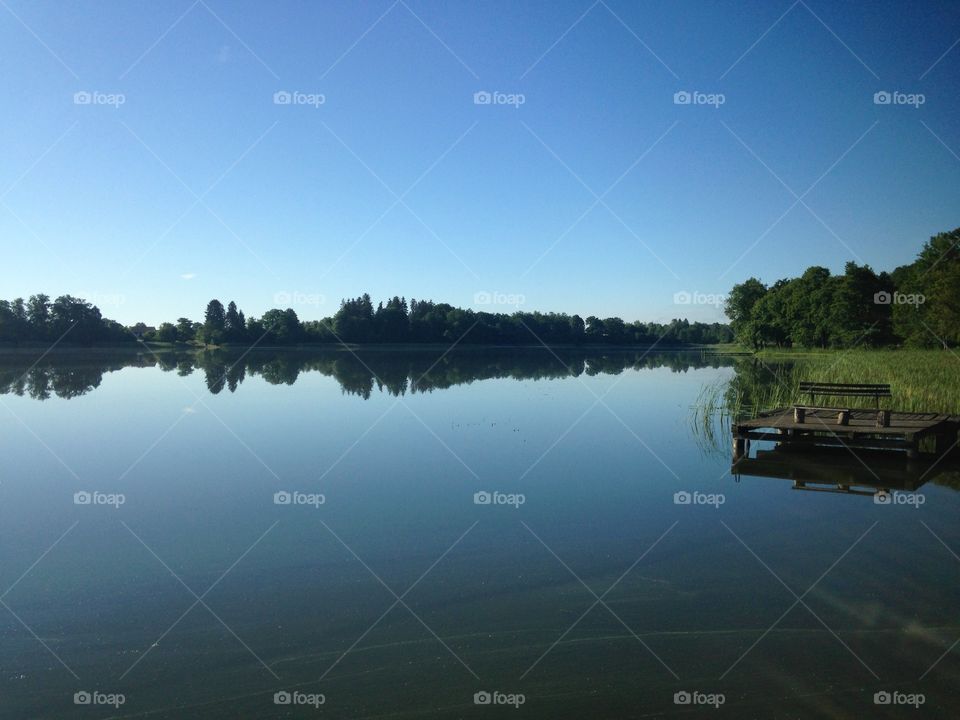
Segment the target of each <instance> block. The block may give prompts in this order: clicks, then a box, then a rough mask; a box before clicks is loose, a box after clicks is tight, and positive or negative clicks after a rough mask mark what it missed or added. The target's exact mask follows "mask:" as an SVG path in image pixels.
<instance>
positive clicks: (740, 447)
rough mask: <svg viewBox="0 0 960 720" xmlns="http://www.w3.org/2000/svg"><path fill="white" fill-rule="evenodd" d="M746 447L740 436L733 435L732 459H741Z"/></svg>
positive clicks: (745, 440)
mask: <svg viewBox="0 0 960 720" xmlns="http://www.w3.org/2000/svg"><path fill="white" fill-rule="evenodd" d="M746 447H747V439H746V438H745V437H741V436H740V435H734V437H733V459H734V460H739V459H740V458H742V457H743V455H744V452H745V450H746Z"/></svg>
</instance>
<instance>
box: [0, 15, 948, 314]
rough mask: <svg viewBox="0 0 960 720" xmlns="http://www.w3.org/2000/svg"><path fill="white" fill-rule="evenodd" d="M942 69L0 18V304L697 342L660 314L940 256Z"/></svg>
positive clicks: (385, 22)
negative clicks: (390, 302) (549, 329)
mask: <svg viewBox="0 0 960 720" xmlns="http://www.w3.org/2000/svg"><path fill="white" fill-rule="evenodd" d="M958 38H960V7H958V6H957V5H956V4H955V3H948V2H943V3H937V2H932V3H922V2H921V3H909V4H905V3H884V2H876V3H874V2H871V3H843V4H837V3H826V2H822V0H805V2H797V3H794V4H791V3H790V2H789V0H785V1H784V2H741V3H727V2H715V3H706V2H699V1H697V2H662V3H635V2H622V1H618V0H604V2H597V3H594V4H591V1H590V0H582V1H580V2H502V3H496V2H489V3H488V2H484V3H474V4H467V3H440V2H423V1H421V0H405V2H397V3H393V2H391V1H390V0H385V1H383V2H379V1H377V2H364V3H352V2H351V3H340V2H333V3H326V2H324V3H315V2H296V3H294V2H287V1H286V0H279V1H278V2H272V3H262V2H229V3H227V2H223V1H222V0H203V1H202V2H196V3H193V2H192V0H177V1H175V2H174V1H171V2H165V3H153V2H127V1H124V2H92V3H91V2H84V3H79V2H76V3H72V2H71V3H63V2H22V1H19V0H4V4H3V6H0V90H2V94H3V98H4V100H3V103H2V105H0V143H2V146H3V163H2V164H0V238H2V242H3V248H4V249H3V262H2V264H0V296H3V297H5V298H12V297H16V296H19V295H22V296H27V295H29V294H32V293H34V292H38V291H44V292H47V293H49V294H51V295H58V294H62V293H71V294H75V295H82V296H86V297H88V298H89V299H92V300H94V301H95V302H97V304H98V305H100V306H101V308H102V309H103V311H104V314H106V315H107V316H110V317H114V318H116V319H118V320H121V321H123V322H127V323H132V322H135V321H138V320H143V321H146V322H148V323H157V322H160V321H161V320H165V319H175V318H176V317H179V316H181V315H186V316H190V317H193V318H199V317H200V316H201V314H202V309H203V306H204V305H205V303H206V301H207V300H209V299H210V298H211V297H219V298H221V299H223V300H224V301H226V300H228V299H231V298H232V299H236V300H237V301H238V303H239V304H240V306H241V308H242V309H244V310H245V311H246V312H247V314H248V315H260V314H261V313H263V312H264V311H265V310H267V309H270V308H271V307H274V306H275V305H276V304H277V303H278V302H279V303H280V304H282V305H284V306H286V305H288V304H292V305H293V307H294V308H295V309H296V310H297V311H298V313H299V314H300V316H301V317H302V318H305V319H312V318H319V317H323V316H326V315H330V314H332V313H333V312H334V311H335V310H336V307H337V305H338V303H339V299H340V298H341V297H343V296H354V295H357V294H359V293H361V292H364V291H368V292H370V293H371V294H372V295H373V296H374V298H383V297H385V296H388V295H394V294H398V295H405V296H406V297H408V298H409V297H411V296H413V297H417V298H433V299H435V300H445V301H448V302H451V303H453V304H457V305H461V306H465V307H471V306H475V305H474V302H475V296H476V294H477V293H482V292H487V293H502V294H504V295H508V294H512V295H519V296H522V297H523V300H524V304H523V306H522V307H523V308H524V309H527V310H558V311H566V312H579V313H580V314H582V315H583V316H584V317H586V316H587V315H591V314H595V315H600V316H608V315H620V316H622V317H624V318H625V319H628V320H634V319H641V320H668V319H670V318H672V317H689V318H691V319H701V320H715V319H721V313H720V311H719V310H718V308H717V307H716V306H715V305H711V304H709V303H706V304H699V305H698V304H694V305H677V304H676V303H675V302H674V294H675V293H677V292H683V291H686V292H690V293H694V292H698V293H701V294H703V295H708V294H722V293H724V292H726V291H727V290H728V289H729V287H730V286H731V285H732V284H733V283H735V282H739V281H741V280H743V279H744V278H746V277H749V276H751V275H753V276H757V277H760V278H761V279H763V280H764V281H767V282H770V281H773V280H776V279H777V278H780V277H784V276H790V275H795V274H798V273H800V272H802V270H803V269H804V268H806V267H807V266H809V265H813V264H819V265H825V266H827V267H829V268H831V269H832V270H842V268H843V264H844V263H845V262H846V261H848V260H858V261H861V262H866V263H869V264H870V265H872V266H873V267H875V268H877V269H892V268H893V267H895V266H897V265H900V264H903V263H906V262H909V261H910V260H911V259H912V258H913V256H914V255H915V253H916V251H917V250H918V249H919V247H920V245H921V243H922V242H923V241H924V240H925V239H926V238H928V237H929V236H930V235H932V234H934V233H936V232H939V231H942V230H948V229H952V228H953V227H956V226H957V225H960V222H958V218H960V213H958V209H960V197H958V189H960V182H958V181H960V157H958V154H960V113H958V110H960V100H958V90H960V83H958V82H957V80H958V78H960V45H956V43H957V40H958ZM284 91H285V92H289V93H294V92H297V93H300V94H301V95H298V96H297V98H298V101H297V102H292V103H290V104H277V103H275V102H274V95H275V93H277V92H284ZM483 91H486V92H491V93H492V92H495V91H496V92H499V93H503V94H504V95H502V96H500V99H503V100H510V98H509V97H505V96H509V95H515V96H522V104H518V103H517V102H516V101H515V102H513V104H509V103H503V104H501V103H490V104H476V103H475V101H474V94H475V93H477V92H483ZM684 91H685V92H690V93H693V92H699V93H703V95H702V96H699V97H700V99H708V98H706V97H705V96H708V95H721V96H722V101H723V102H722V104H717V102H718V101H719V98H718V99H717V102H714V103H713V104H698V103H690V104H676V103H675V101H674V96H675V93H678V92H684ZM882 91H887V92H891V93H892V92H894V91H899V92H900V93H904V94H905V95H917V94H921V95H922V100H923V102H922V104H920V105H919V106H917V103H916V102H914V104H912V105H911V104H898V103H897V102H896V101H895V102H892V103H890V104H876V103H875V102H874V94H875V93H877V92H882ZM83 92H86V93H90V94H91V95H90V96H79V98H80V100H81V101H82V100H83V99H84V98H85V97H90V98H92V101H91V102H89V103H83V102H77V101H76V100H75V93H83ZM111 96H122V97H111ZM307 96H315V97H314V98H310V97H307ZM320 96H322V99H323V102H322V103H320V102H319V99H320ZM901 98H903V96H901ZM120 99H122V104H118V102H119V100H120ZM904 99H905V98H904ZM311 100H313V102H311ZM514 100H517V98H514ZM798 197H799V198H800V200H799V201H798V200H797V198H798ZM598 198H599V200H598ZM478 309H479V308H478ZM485 309H498V310H505V311H510V310H511V309H512V307H510V306H485Z"/></svg>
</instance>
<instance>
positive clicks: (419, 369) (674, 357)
mask: <svg viewBox="0 0 960 720" xmlns="http://www.w3.org/2000/svg"><path fill="white" fill-rule="evenodd" d="M735 361H736V360H735V358H734V357H732V356H729V355H723V354H717V353H709V352H702V351H687V352H676V351H671V352H666V351H653V352H650V351H642V350H609V351H596V350H584V349H558V350H553V351H550V350H546V349H517V348H510V349H495V348H469V349H465V350H454V351H451V352H446V351H445V350H444V349H436V350H423V349H417V350H406V351H403V350H358V351H356V352H351V351H349V350H345V349H327V350H259V349H258V350H253V351H251V352H246V353H244V352H242V351H224V350H218V351H173V350H169V351H163V352H157V353H156V354H153V353H150V352H138V353H133V352H117V353H115V354H111V353H109V352H103V351H92V352H90V353H65V354H62V355H50V356H47V357H44V358H41V360H40V361H39V362H36V361H35V359H34V358H33V357H31V356H29V355H26V354H24V355H13V356H10V355H7V356H4V357H2V358H0V394H11V393H12V394H15V395H20V396H26V397H31V398H34V399H36V400H46V399H48V398H50V397H54V396H55V397H59V398H73V397H78V396H80V395H84V394H86V393H88V392H90V391H92V390H94V389H96V388H97V387H99V386H100V383H101V382H102V380H103V376H104V374H106V373H110V372H113V371H116V370H121V369H123V368H128V367H156V368H159V369H160V370H163V371H164V372H176V373H177V374H178V375H181V376H187V375H190V374H192V373H193V372H197V371H199V372H202V373H203V374H204V377H205V380H206V385H207V389H208V390H209V391H210V392H211V393H213V394H217V393H220V392H223V391H224V390H227V391H228V392H236V391H237V389H238V388H239V387H240V386H241V385H242V384H243V382H244V380H245V379H247V377H248V376H256V377H260V378H262V379H263V380H265V381H266V382H268V383H270V384H271V385H281V384H284V385H293V384H294V383H295V382H296V381H297V379H298V378H299V377H300V374H301V373H311V372H319V373H321V374H322V375H325V376H328V377H332V378H334V379H335V380H336V381H337V382H338V383H339V384H340V387H341V389H342V390H343V392H344V393H345V394H349V395H356V396H359V397H361V398H364V399H368V398H370V397H371V395H372V394H373V393H374V390H376V391H378V392H385V393H388V394H390V395H394V396H399V395H406V394H408V393H410V394H414V393H425V392H433V391H434V390H443V389H445V388H449V387H453V386H455V385H461V384H464V383H471V382H474V381H478V380H486V379H491V378H513V379H516V380H531V379H534V380H535V379H542V378H549V379H553V378H563V377H576V376H579V375H599V374H607V375H617V374H620V373H622V372H624V371H626V370H640V369H645V368H663V367H666V368H669V369H670V370H672V371H674V372H685V371H687V370H691V369H698V368H707V367H709V368H719V367H729V366H732V365H733V364H734V363H735ZM34 363H35V364H34Z"/></svg>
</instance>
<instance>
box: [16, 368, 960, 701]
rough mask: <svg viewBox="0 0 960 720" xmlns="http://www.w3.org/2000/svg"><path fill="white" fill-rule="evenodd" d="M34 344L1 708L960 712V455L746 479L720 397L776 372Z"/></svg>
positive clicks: (23, 382) (21, 416)
mask: <svg viewBox="0 0 960 720" xmlns="http://www.w3.org/2000/svg"><path fill="white" fill-rule="evenodd" d="M35 359H36V358H35V356H34V355H30V354H22V355H6V356H4V357H3V359H2V360H0V391H2V393H3V394H0V403H2V406H3V407H2V408H0V437H2V450H3V458H4V462H3V472H2V477H0V480H2V483H0V593H2V595H0V600H2V606H0V632H2V637H3V643H2V646H0V668H2V676H0V683H2V685H0V704H2V705H0V715H2V716H3V717H11V718H21V717H22V718H28V717H29V718H60V717H68V716H70V717H73V716H81V714H82V716H89V717H144V718H173V717H208V718H221V717H222V718H236V717H244V718H259V717H336V718H428V717H429V718H460V717H468V718H484V717H518V718H520V717H524V718H583V717H597V718H639V717H660V716H686V715H687V714H689V713H694V714H699V715H705V716H707V717H738V718H806V717H833V718H845V717H849V718H860V717H918V716H929V717H950V716H953V717H956V716H957V714H958V713H960V646H958V647H953V646H954V644H955V643H956V642H957V639H958V638H960V620H958V618H957V612H956V610H957V607H958V605H960V557H958V553H960V525H958V522H957V518H958V517H960V494H958V493H957V492H956V490H955V489H954V488H956V487H960V483H958V482H957V473H956V472H955V471H953V470H952V469H951V467H950V466H949V465H948V464H947V463H944V464H943V465H940V466H936V467H924V468H923V470H922V472H917V473H914V477H913V480H917V479H919V488H918V490H917V492H916V493H913V492H904V493H895V495H894V498H895V501H893V502H888V503H877V502H875V501H874V499H873V498H872V497H870V496H869V495H867V496H863V495H853V494H842V493H825V492H803V491H798V490H796V489H794V488H793V484H792V482H791V481H790V480H788V479H782V478H775V477H761V476H759V475H756V476H753V475H747V474H742V475H739V476H735V475H732V474H731V455H730V443H729V434H724V428H723V427H722V425H720V426H711V427H708V428H705V427H704V425H703V423H700V422H697V421H695V420H694V419H693V417H694V413H693V408H694V406H695V405H696V404H697V402H698V398H700V397H701V393H702V392H703V389H704V388H705V387H711V386H716V384H717V383H724V382H727V381H729V380H730V379H731V378H733V377H734V376H735V375H736V374H737V373H740V372H747V371H748V369H747V368H748V366H749V364H750V363H751V362H752V361H751V360H750V359H745V358H738V357H732V356H723V355H717V354H704V353H702V352H687V353H682V352H656V351H654V352H645V351H633V350H630V351H627V350H624V351H615V352H614V351H611V352H597V351H586V350H582V351H580V350H563V351H560V350H558V351H557V352H556V354H554V353H553V352H549V351H546V350H539V351H536V350H520V349H516V350H509V349H506V350H494V349H465V350H456V351H453V352H450V353H446V354H444V353H443V351H442V350H436V351H433V350H428V349H425V350H410V351H384V350H380V351H374V350H365V351H360V352H358V353H357V354H356V355H355V354H353V353H351V352H349V351H345V350H327V351H316V352H312V351H311V352H307V351H297V350H282V351H269V350H255V351H253V352H250V353H248V354H246V355H241V354H240V353H238V352H235V353H226V352H221V353H189V352H172V351H168V352H161V353H160V354H159V355H158V356H153V355H151V354H150V353H148V352H144V353H140V354H136V353H132V352H131V353H111V352H99V351H98V352H94V351H91V352H87V353H83V352H64V353H61V354H51V355H48V356H46V357H44V358H42V359H41V360H40V361H39V363H37V364H36V365H35V366H32V363H34V361H35ZM749 371H750V372H756V366H755V365H753V366H750V369H749ZM727 433H729V431H727ZM758 445H759V446H758V447H757V448H754V451H763V450H765V449H766V450H769V449H770V448H769V447H767V445H764V444H758ZM834 458H835V460H829V459H828V460H826V461H824V462H825V463H826V464H827V465H830V466H831V467H832V466H833V465H836V466H838V467H839V466H844V467H846V468H847V471H849V472H853V473H856V472H858V469H857V466H858V465H861V464H862V465H864V468H866V470H870V465H871V464H872V463H874V462H876V463H883V462H885V461H884V460H882V459H879V458H873V457H872V456H865V460H863V461H861V460H860V459H859V458H858V457H857V456H856V455H853V454H850V453H843V457H840V456H837V455H835V456H834ZM891 467H893V468H894V470H892V471H891V470H889V469H887V470H886V472H887V473H888V474H889V473H890V472H893V473H894V475H896V474H897V473H899V472H901V471H900V470H898V469H896V468H898V467H899V466H898V465H897V461H894V462H892V463H891ZM903 472H904V473H907V472H908V471H907V470H906V469H905V470H903ZM861 474H863V473H861ZM921 498H922V499H921ZM948 650H949V652H948ZM75 702H76V703H80V704H81V705H77V704H75Z"/></svg>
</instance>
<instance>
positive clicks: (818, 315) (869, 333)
mask: <svg viewBox="0 0 960 720" xmlns="http://www.w3.org/2000/svg"><path fill="white" fill-rule="evenodd" d="M725 312H726V314H727V317H729V318H730V325H731V327H732V329H733V332H734V335H735V337H736V339H737V341H738V342H740V343H742V344H744V345H747V346H749V347H753V348H755V349H761V348H764V347H794V346H797V347H819V348H842V347H854V346H867V347H891V346H900V345H904V346H908V347H952V346H956V345H957V344H958V343H960V228H958V229H956V230H952V231H950V232H944V233H939V234H938V235H935V236H934V237H932V238H930V239H929V240H928V241H927V242H926V243H924V245H923V247H922V248H921V250H920V252H919V253H918V255H917V258H916V260H914V261H913V262H912V263H910V264H909V265H902V266H900V267H898V268H896V269H895V270H893V271H892V272H889V273H888V272H881V273H879V274H878V273H876V272H874V271H873V270H872V269H871V268H870V266H869V265H858V264H857V263H854V262H848V263H847V264H846V267H845V268H844V272H843V274H842V275H832V274H831V273H830V271H829V270H828V269H827V268H824V267H818V266H814V267H810V268H808V269H807V270H806V272H804V273H803V274H802V275H801V276H800V277H796V278H786V279H783V280H778V281H776V282H775V283H773V284H772V285H769V286H767V285H765V284H763V283H762V282H760V280H758V279H756V278H749V279H748V280H745V281H744V282H742V283H739V284H737V285H734V287H733V289H732V290H731V292H730V295H729V296H728V297H727V302H726V307H725Z"/></svg>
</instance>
